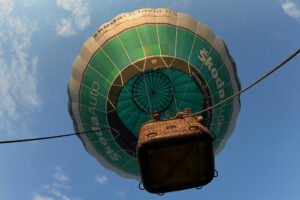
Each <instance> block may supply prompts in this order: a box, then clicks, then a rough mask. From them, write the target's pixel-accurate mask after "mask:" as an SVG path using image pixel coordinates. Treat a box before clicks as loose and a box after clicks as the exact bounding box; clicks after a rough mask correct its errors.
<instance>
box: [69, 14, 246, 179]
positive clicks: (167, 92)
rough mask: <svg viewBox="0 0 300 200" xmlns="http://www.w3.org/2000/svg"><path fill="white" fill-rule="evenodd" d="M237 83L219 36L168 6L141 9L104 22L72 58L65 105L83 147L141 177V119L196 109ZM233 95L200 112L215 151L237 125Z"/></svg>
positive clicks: (113, 167) (120, 170) (116, 168)
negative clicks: (231, 97) (158, 114)
mask: <svg viewBox="0 0 300 200" xmlns="http://www.w3.org/2000/svg"><path fill="white" fill-rule="evenodd" d="M239 90H240V83H239V79H238V77H237V72H236V67H235V62H234V60H233V59H232V57H231V56H230V54H229V53H228V50H227V48H226V46H225V44H224V42H223V41H222V40H221V39H220V38H218V37H217V36H216V35H215V34H214V33H213V32H212V30H211V29H210V28H209V27H208V26H206V25H205V24H202V23H201V22H198V21H197V20H195V19H194V18H193V17H191V16H189V15H188V14H184V13H177V12H175V11H173V10H170V9H166V8H160V9H148V8H143V9H138V10H135V11H133V12H131V13H123V14H120V15H118V16H116V17H115V18H114V19H113V20H111V21H110V22H108V23H105V24H103V25H101V26H100V27H99V28H98V29H97V30H96V31H95V33H94V34H93V36H92V37H91V38H90V39H88V40H87V41H86V42H85V44H84V45H83V47H82V48H81V50H80V53H79V55H78V56H77V57H76V59H75V61H74V63H73V70H72V76H71V78H70V81H69V85H68V92H69V112H70V115H71V117H72V120H73V124H74V128H75V130H76V132H84V131H93V130H94V131H95V132H94V133H89V134H86V135H85V134H81V135H78V136H79V138H80V139H81V141H82V142H83V145H84V147H85V149H86V150H87V151H88V152H89V153H90V154H91V155H92V156H94V157H95V158H96V159H97V160H98V161H99V162H100V163H101V165H102V166H104V167H106V168H108V169H110V170H112V171H114V172H116V173H117V174H119V175H120V176H123V177H126V178H133V179H137V180H140V171H139V167H138V163H137V158H136V157H137V156H136V147H137V142H138V138H139V130H140V127H141V126H142V125H143V124H144V123H145V122H147V121H149V120H151V119H152V117H151V113H153V112H154V111H159V112H160V113H161V117H162V118H166V117H167V116H166V114H165V113H168V116H169V115H170V116H174V115H175V114H176V113H178V112H180V111H182V110H183V109H184V108H190V109H191V110H192V112H193V113H194V112H199V111H201V110H204V109H205V108H208V107H210V106H212V105H215V104H217V103H219V102H220V101H222V100H224V99H225V98H227V97H229V96H231V95H232V94H234V93H236V92H238V91H239ZM239 110H240V100H239V97H236V98H234V99H232V100H230V101H227V102H226V103H224V104H222V105H220V106H218V107H216V108H214V109H212V110H208V111H206V112H204V113H202V116H203V118H204V120H203V122H202V124H203V125H204V126H205V127H206V128H208V129H209V130H210V131H212V132H213V133H215V134H216V139H215V140H214V142H213V148H214V152H215V154H217V153H218V152H220V151H221V150H222V148H223V147H224V145H225V142H226V140H227V139H228V138H229V136H230V135H231V133H232V132H233V129H234V127H235V121H236V118H237V115H238V113H239Z"/></svg>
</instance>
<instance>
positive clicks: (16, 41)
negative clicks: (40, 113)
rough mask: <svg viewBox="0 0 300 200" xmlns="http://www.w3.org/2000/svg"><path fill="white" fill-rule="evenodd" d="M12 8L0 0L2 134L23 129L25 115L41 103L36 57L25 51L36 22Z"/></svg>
mask: <svg viewBox="0 0 300 200" xmlns="http://www.w3.org/2000/svg"><path fill="white" fill-rule="evenodd" d="M13 9H14V4H13V3H12V1H9V0H0V99H1V104H0V131H1V132H5V133H6V134H5V137H7V136H9V137H16V136H17V135H18V136H19V133H18V134H17V132H20V130H22V132H26V129H27V128H26V127H27V123H28V121H29V120H28V116H29V115H30V113H32V112H33V111H34V110H35V109H38V108H39V107H40V105H41V104H42V101H41V98H40V97H39V95H38V89H37V88H38V81H37V73H36V67H37V64H38V57H37V56H30V52H29V50H30V47H31V40H32V37H33V35H34V33H35V32H36V31H38V26H37V23H36V21H35V20H34V19H28V18H26V17H22V16H13V15H12V14H11V13H12V11H13ZM20 119H22V120H20ZM3 135H4V134H2V136H3Z"/></svg>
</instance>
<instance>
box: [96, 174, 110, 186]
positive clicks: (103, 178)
mask: <svg viewBox="0 0 300 200" xmlns="http://www.w3.org/2000/svg"><path fill="white" fill-rule="evenodd" d="M96 181H97V182H98V183H100V185H103V184H104V183H106V182H107V177H106V176H101V175H99V174H98V175H97V176H96Z"/></svg>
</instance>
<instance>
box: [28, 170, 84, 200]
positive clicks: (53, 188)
mask: <svg viewBox="0 0 300 200" xmlns="http://www.w3.org/2000/svg"><path fill="white" fill-rule="evenodd" d="M53 177H54V182H53V183H52V184H49V185H43V186H42V189H43V190H44V192H47V196H50V197H42V196H40V195H39V194H38V193H34V198H33V200H54V199H60V200H79V199H78V198H71V197H70V196H68V193H70V192H71V189H72V187H71V186H70V185H67V184H66V182H67V181H68V180H69V178H68V177H67V176H66V175H64V174H63V172H62V169H61V167H59V166H57V167H56V168H55V172H54V174H53ZM35 198H36V199H35ZM39 198H40V199H39ZM43 198H44V199H43ZM47 198H48V199H47Z"/></svg>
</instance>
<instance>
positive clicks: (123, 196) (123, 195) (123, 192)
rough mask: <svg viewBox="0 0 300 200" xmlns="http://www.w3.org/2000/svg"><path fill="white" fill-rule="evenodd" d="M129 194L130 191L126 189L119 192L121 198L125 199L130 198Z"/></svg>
mask: <svg viewBox="0 0 300 200" xmlns="http://www.w3.org/2000/svg"><path fill="white" fill-rule="evenodd" d="M127 194H128V193H127V192H125V191H119V192H118V195H119V197H120V198H121V199H124V200H127V199H128V197H127Z"/></svg>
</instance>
